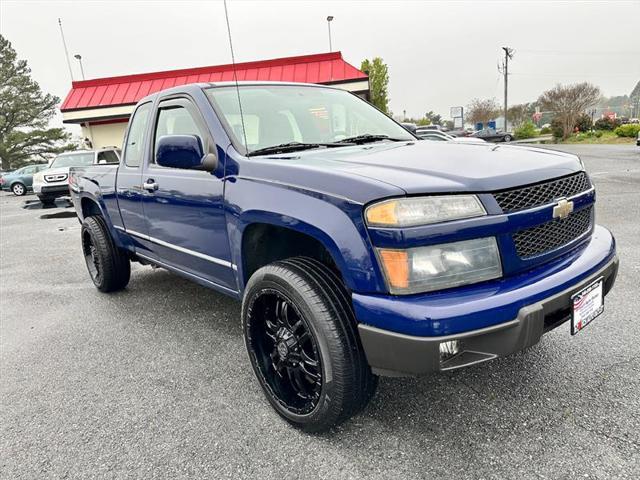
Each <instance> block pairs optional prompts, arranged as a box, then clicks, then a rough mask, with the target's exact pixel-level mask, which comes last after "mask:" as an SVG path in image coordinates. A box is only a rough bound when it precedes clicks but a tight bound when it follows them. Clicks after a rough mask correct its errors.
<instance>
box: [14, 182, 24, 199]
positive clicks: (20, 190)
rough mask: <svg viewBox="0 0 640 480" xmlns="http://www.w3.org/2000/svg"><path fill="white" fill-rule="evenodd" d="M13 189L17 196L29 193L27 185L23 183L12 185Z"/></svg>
mask: <svg viewBox="0 0 640 480" xmlns="http://www.w3.org/2000/svg"><path fill="white" fill-rule="evenodd" d="M11 191H12V192H13V194H14V195H15V196H16V197H22V196H23V195H26V194H27V187H25V186H24V185H23V184H22V183H20V182H16V183H14V184H13V185H11Z"/></svg>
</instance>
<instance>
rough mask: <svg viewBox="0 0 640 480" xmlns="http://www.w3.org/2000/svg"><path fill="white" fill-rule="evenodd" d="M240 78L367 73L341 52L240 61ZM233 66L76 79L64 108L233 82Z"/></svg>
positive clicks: (343, 77) (331, 78) (338, 77)
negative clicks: (192, 86) (177, 88)
mask: <svg viewBox="0 0 640 480" xmlns="http://www.w3.org/2000/svg"><path fill="white" fill-rule="evenodd" d="M236 72H237V76H238V81H243V80H261V81H276V82H278V81H281V82H305V83H340V82H346V81H353V80H358V79H366V78H367V75H366V74H364V73H363V72H361V71H360V70H358V69H357V68H355V67H354V66H353V65H350V64H349V63H347V62H345V61H344V60H343V59H342V53H341V52H332V53H320V54H315V55H304V56H299V57H286V58H274V59H272V60H260V61H257V62H245V63H237V64H236ZM233 79H234V78H233V66H232V65H216V66H211V67H200V68H187V69H182V70H170V71H166V72H154V73H141V74H136V75H125V76H121V77H108V78H96V79H93V80H83V81H79V82H72V88H71V91H70V92H69V93H68V94H67V97H66V98H65V100H64V102H63V103H62V106H61V107H60V110H62V111H63V112H65V111H71V110H81V109H86V108H99V107H114V106H118V105H131V104H135V103H137V102H138V100H140V99H141V98H143V97H145V96H147V95H149V94H151V93H154V92H158V91H160V90H163V89H165V88H170V87H175V86H177V85H185V84H187V83H196V82H224V81H232V80H233Z"/></svg>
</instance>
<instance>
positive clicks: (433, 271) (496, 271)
mask: <svg viewBox="0 0 640 480" xmlns="http://www.w3.org/2000/svg"><path fill="white" fill-rule="evenodd" d="M378 256H379V258H380V262H381V263H382V268H383V270H384V273H385V277H386V279H387V284H388V287H389V291H390V292H391V293H393V294H408V293H418V292H430V291H432V290H441V289H444V288H451V287H458V286H460V285H466V284H469V283H476V282H481V281H483V280H491V279H493V278H499V277H501V276H502V266H501V264H500V254H499V253H498V245H497V243H496V239H495V238H494V237H486V238H477V239H474V240H464V241H462V242H453V243H443V244H440V245H430V246H427V247H417V248H409V249H406V250H391V249H386V248H379V249H378Z"/></svg>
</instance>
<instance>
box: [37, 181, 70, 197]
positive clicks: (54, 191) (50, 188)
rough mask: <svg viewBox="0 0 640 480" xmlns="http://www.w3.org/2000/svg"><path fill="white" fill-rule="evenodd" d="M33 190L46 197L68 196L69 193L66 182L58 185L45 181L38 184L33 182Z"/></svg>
mask: <svg viewBox="0 0 640 480" xmlns="http://www.w3.org/2000/svg"><path fill="white" fill-rule="evenodd" d="M33 191H34V193H35V194H36V195H38V196H39V197H47V198H58V197H68V196H69V195H70V193H69V184H68V183H63V184H60V185H51V184H47V183H45V184H38V185H35V184H34V186H33Z"/></svg>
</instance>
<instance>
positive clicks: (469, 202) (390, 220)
mask: <svg viewBox="0 0 640 480" xmlns="http://www.w3.org/2000/svg"><path fill="white" fill-rule="evenodd" d="M486 214H487V212H486V211H485V209H484V207H483V206H482V203H480V200H479V199H478V197H476V196H475V195H437V196H433V197H409V198H396V199H392V200H385V201H383V202H380V203H376V204H373V205H371V206H369V207H367V209H366V210H365V218H366V219H367V225H369V226H371V227H413V226H416V225H428V224H430V223H438V222H446V221H447V220H457V219H461V218H469V217H479V216H482V215H486Z"/></svg>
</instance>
